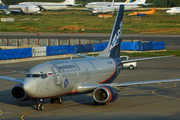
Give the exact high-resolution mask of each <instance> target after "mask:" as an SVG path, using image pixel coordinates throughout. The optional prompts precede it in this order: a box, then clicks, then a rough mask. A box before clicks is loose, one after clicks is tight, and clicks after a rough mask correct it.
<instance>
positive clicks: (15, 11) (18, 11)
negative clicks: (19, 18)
mask: <svg viewBox="0 0 180 120" xmlns="http://www.w3.org/2000/svg"><path fill="white" fill-rule="evenodd" d="M0 11H12V12H20V10H7V9H0Z"/></svg>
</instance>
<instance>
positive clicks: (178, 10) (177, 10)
mask: <svg viewBox="0 0 180 120" xmlns="http://www.w3.org/2000/svg"><path fill="white" fill-rule="evenodd" d="M166 13H170V14H172V15H175V14H176V13H180V7H172V8H170V9H168V10H167V11H166Z"/></svg>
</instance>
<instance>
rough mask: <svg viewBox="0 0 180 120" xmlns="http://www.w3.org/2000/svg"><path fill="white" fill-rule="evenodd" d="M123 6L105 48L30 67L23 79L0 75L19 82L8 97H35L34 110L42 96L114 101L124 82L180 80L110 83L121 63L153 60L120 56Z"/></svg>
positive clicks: (1, 77) (41, 106)
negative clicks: (88, 95) (93, 54)
mask: <svg viewBox="0 0 180 120" xmlns="http://www.w3.org/2000/svg"><path fill="white" fill-rule="evenodd" d="M123 11H124V6H123V5H121V6H120V8H119V10H118V13H117V16H116V19H115V22H114V26H113V29H112V33H111V36H110V39H109V44H108V46H107V48H106V49H105V50H104V51H103V52H101V53H100V54H99V55H98V56H97V57H90V56H84V55H81V56H83V57H85V58H80V59H69V60H56V61H50V62H46V63H42V64H39V65H37V66H35V67H33V68H32V69H31V70H30V71H29V72H28V74H27V75H26V77H25V78H24V79H19V78H12V77H6V76H0V79H5V80H10V81H14V82H19V83H20V84H17V85H15V86H14V87H13V88H12V89H11V92H10V94H11V97H12V98H13V99H15V100H19V101H26V100H32V101H38V104H37V110H43V108H44V106H43V102H42V101H43V99H50V100H51V103H55V102H56V101H57V103H62V97H64V96H72V95H78V94H83V93H93V98H94V104H95V105H96V104H99V103H100V104H105V103H109V102H113V101H115V100H116V99H117V97H118V92H119V91H120V90H121V89H123V88H124V87H126V86H132V85H141V84H150V83H163V82H173V81H180V79H170V80H156V81H140V82H137V81H136V82H126V83H112V82H113V80H115V78H116V77H117V76H118V75H119V73H120V71H121V69H122V64H124V63H129V62H133V61H143V60H152V59H157V58H165V57H172V56H163V57H151V58H141V59H131V60H123V61H122V60H121V58H120V44H121V39H122V25H123Z"/></svg>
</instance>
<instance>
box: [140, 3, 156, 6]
mask: <svg viewBox="0 0 180 120" xmlns="http://www.w3.org/2000/svg"><path fill="white" fill-rule="evenodd" d="M153 4H154V3H147V4H144V5H143V6H147V5H153Z"/></svg>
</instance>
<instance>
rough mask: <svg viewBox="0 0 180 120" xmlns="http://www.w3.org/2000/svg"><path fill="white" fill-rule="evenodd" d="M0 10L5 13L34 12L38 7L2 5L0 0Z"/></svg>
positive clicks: (36, 11)
mask: <svg viewBox="0 0 180 120" xmlns="http://www.w3.org/2000/svg"><path fill="white" fill-rule="evenodd" d="M0 11H3V12H4V13H5V14H10V13H12V14H17V13H20V14H34V13H38V12H39V11H40V9H39V7H38V6H36V5H4V4H3V3H2V1H1V0H0Z"/></svg>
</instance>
